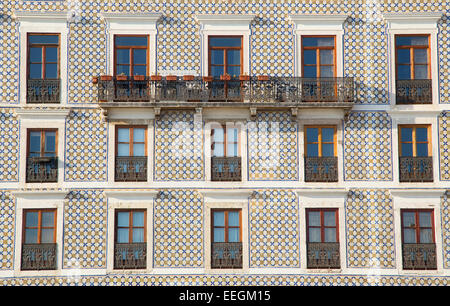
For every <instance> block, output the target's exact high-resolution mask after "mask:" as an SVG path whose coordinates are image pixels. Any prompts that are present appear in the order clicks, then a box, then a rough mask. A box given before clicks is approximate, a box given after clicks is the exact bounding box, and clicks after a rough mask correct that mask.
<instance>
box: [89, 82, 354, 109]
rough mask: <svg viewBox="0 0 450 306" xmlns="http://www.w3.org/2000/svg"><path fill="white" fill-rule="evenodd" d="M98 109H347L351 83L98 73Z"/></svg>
mask: <svg viewBox="0 0 450 306" xmlns="http://www.w3.org/2000/svg"><path fill="white" fill-rule="evenodd" d="M93 82H94V84H97V86H98V100H99V104H100V106H102V107H130V106H131V107H148V106H150V107H151V106H154V107H158V106H161V107H189V106H190V107H198V106H199V107H201V106H237V107H239V106H241V107H245V106H252V105H254V106H265V107H306V108H314V107H338V108H347V109H349V108H351V107H352V106H353V102H354V96H355V95H354V92H355V89H354V81H353V78H351V77H345V78H300V77H272V76H245V75H241V76H239V77H228V76H222V77H220V78H213V77H200V76H183V77H180V76H165V77H162V76H134V77H128V76H114V77H113V76H101V77H95V78H94V81H93Z"/></svg>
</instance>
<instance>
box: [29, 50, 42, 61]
mask: <svg viewBox="0 0 450 306" xmlns="http://www.w3.org/2000/svg"><path fill="white" fill-rule="evenodd" d="M36 62H37V63H41V62H42V48H30V63H36Z"/></svg>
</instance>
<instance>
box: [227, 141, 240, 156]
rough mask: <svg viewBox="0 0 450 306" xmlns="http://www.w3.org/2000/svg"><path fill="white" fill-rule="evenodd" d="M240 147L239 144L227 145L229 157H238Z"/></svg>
mask: <svg viewBox="0 0 450 306" xmlns="http://www.w3.org/2000/svg"><path fill="white" fill-rule="evenodd" d="M237 153H238V146H237V143H229V144H228V145H227V156H229V157H230V156H238V154H237Z"/></svg>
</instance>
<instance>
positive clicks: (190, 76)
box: [183, 75, 194, 81]
mask: <svg viewBox="0 0 450 306" xmlns="http://www.w3.org/2000/svg"><path fill="white" fill-rule="evenodd" d="M183 80H185V81H193V80H194V76H193V75H184V76H183Z"/></svg>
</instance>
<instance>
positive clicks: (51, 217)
mask: <svg viewBox="0 0 450 306" xmlns="http://www.w3.org/2000/svg"><path fill="white" fill-rule="evenodd" d="M54 221H55V214H54V212H49V211H44V212H42V221H41V223H42V226H43V227H53V226H55V224H54Z"/></svg>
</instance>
